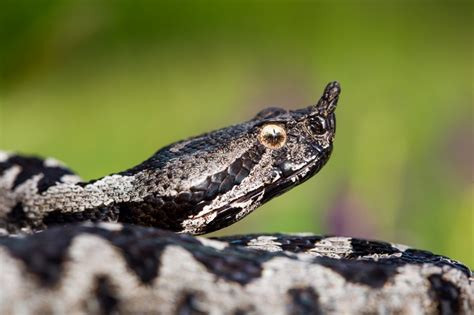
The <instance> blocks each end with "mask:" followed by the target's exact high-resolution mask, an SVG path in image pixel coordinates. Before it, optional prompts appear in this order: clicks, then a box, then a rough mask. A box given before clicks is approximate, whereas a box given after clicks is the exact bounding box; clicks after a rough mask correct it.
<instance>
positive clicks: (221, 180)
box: [0, 82, 474, 314]
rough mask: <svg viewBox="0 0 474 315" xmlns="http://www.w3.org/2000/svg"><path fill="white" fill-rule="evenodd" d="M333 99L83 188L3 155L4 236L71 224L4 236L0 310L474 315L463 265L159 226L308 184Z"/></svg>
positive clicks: (325, 140) (199, 226)
mask: <svg viewBox="0 0 474 315" xmlns="http://www.w3.org/2000/svg"><path fill="white" fill-rule="evenodd" d="M339 93H340V88H339V85H338V84H337V83H335V82H333V83H330V84H329V85H328V86H327V87H326V90H325V92H324V95H323V96H322V98H321V100H320V101H319V102H318V104H316V105H315V106H310V107H308V108H305V109H301V110H297V111H286V110H283V109H277V108H270V109H267V110H264V111H262V112H261V113H260V114H258V115H257V116H256V117H255V118H254V119H252V120H250V121H248V122H245V123H242V124H239V125H235V126H231V127H228V128H224V129H221V130H218V131H214V132H211V133H208V134H205V135H202V136H199V137H195V138H191V139H189V140H185V141H181V142H178V143H175V144H172V145H170V146H168V147H166V148H163V149H161V150H160V151H158V152H157V153H156V154H155V155H153V156H152V157H151V158H150V159H148V160H147V161H145V162H143V163H142V164H140V165H138V166H136V167H134V168H132V169H130V170H127V171H124V172H121V173H118V174H113V175H109V176H105V177H103V178H101V179H98V180H95V181H91V182H81V181H80V179H79V178H78V177H77V176H75V175H74V174H73V173H72V172H71V171H69V170H68V169H66V168H65V167H64V166H61V165H60V164H59V163H58V162H57V161H54V160H52V159H47V160H45V161H43V160H41V159H37V158H31V157H22V156H17V155H11V154H6V153H3V154H0V227H1V228H3V229H4V230H5V232H6V233H17V232H20V233H22V232H23V233H28V232H34V231H37V230H41V229H45V228H48V227H49V226H51V225H61V224H64V223H68V222H69V223H75V224H71V225H66V226H58V227H52V228H51V229H47V230H45V231H42V232H38V233H35V234H34V235H30V236H20V237H17V236H5V237H0V314H65V313H67V314H472V311H473V305H474V286H473V283H472V273H471V271H470V269H469V268H468V267H466V266H464V265H462V264H460V263H459V262H456V261H454V260H451V259H449V258H447V257H443V256H438V255H435V254H432V253H430V252H427V251H421V250H416V249H411V248H408V247H406V246H401V245H397V244H390V243H386V242H380V241H368V240H362V239H354V238H347V237H324V236H316V235H308V234H306V235H302V234H299V235H284V234H266V235H262V234H260V235H259V234H255V235H239V236H228V237H221V238H217V239H206V238H202V237H194V236H190V235H186V234H181V235H179V234H176V233H173V232H170V231H165V230H162V229H158V228H156V227H159V228H164V229H168V230H171V231H175V232H188V233H193V234H200V233H206V232H210V231H214V230H216V229H219V228H222V227H225V226H227V225H229V224H232V223H233V222H235V221H237V220H239V219H241V218H243V217H244V216H246V215H247V214H249V213H250V212H251V211H253V210H254V209H256V208H257V207H258V206H259V205H261V204H262V203H264V202H266V201H268V200H270V199H271V198H273V197H275V196H277V195H279V194H282V193H283V192H285V191H287V190H289V189H291V188H292V187H294V186H296V185H298V184H300V183H302V182H303V181H305V180H307V179H308V178H310V177H311V176H312V175H314V174H315V173H316V172H318V171H319V169H320V168H321V167H322V166H323V165H324V164H325V163H326V161H327V160H328V158H329V156H330V154H331V151H332V142H333V139H334V133H335V115H334V109H335V106H336V103H337V99H338V95H339ZM82 221H119V222H125V223H133V224H135V225H129V224H120V223H110V222H109V223H95V224H91V223H86V224H77V223H78V222H82ZM137 225H145V226H153V227H148V228H147V227H143V226H137Z"/></svg>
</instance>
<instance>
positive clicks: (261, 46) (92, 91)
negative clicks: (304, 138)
mask: <svg viewBox="0 0 474 315" xmlns="http://www.w3.org/2000/svg"><path fill="white" fill-rule="evenodd" d="M473 29H474V26H473V5H472V2H470V1H466V2H460V1H444V2H434V1H393V2H390V1H380V2H379V1H362V2H360V1H322V2H301V1H169V2H162V1H151V0H150V1H132V0H130V1H87V0H82V1H80V0H78V1H34V0H31V1H24V0H23V1H9V0H1V2H0V74H1V77H0V97H1V98H0V102H1V111H0V115H1V116H0V147H1V148H3V149H7V150H14V151H21V152H25V153H36V154H41V155H43V156H54V157H56V158H58V159H61V160H63V161H65V162H66V163H67V164H68V165H69V166H71V167H72V168H73V169H74V170H76V171H77V172H78V173H79V174H80V175H82V176H83V178H85V179H92V178H96V177H100V176H103V175H105V174H108V173H111V172H116V171H119V170H123V169H125V168H127V167H130V166H132V165H134V164H136V163H138V162H141V161H142V160H144V159H145V158H148V157H149V156H150V155H151V154H152V153H154V151H155V150H157V149H158V148H160V147H162V146H164V145H166V144H169V143H171V142H174V141H176V140H179V139H183V138H186V137H188V136H191V135H195V134H198V133H202V132H204V131H208V130H211V129H215V128H220V127H223V126H226V125H228V124H232V123H237V122H240V121H243V120H246V119H249V118H251V117H252V116H253V115H254V114H255V113H256V112H257V111H259V110H260V109H262V108H264V107H267V106H274V105H277V106H283V107H287V108H298V107H301V106H306V105H309V104H312V103H314V102H315V101H316V100H317V99H318V98H319V96H320V94H321V92H322V90H323V88H324V86H325V84H326V83H327V82H329V81H331V80H338V81H340V82H341V84H342V88H343V93H342V97H341V99H340V103H339V107H338V109H337V119H338V121H337V122H338V133H337V137H336V142H335V150H334V153H333V157H332V158H331V160H330V161H329V163H328V164H327V166H326V167H325V168H324V169H323V170H322V171H321V172H320V174H318V175H317V176H316V177H314V178H313V179H311V180H310V181H308V182H307V183H305V184H304V185H301V186H299V187H297V188H295V189H294V190H292V191H291V192H289V193H287V194H285V195H284V196H282V197H279V198H277V199H275V200H273V201H271V202H270V203H268V204H266V205H265V206H263V207H262V208H260V209H258V210H257V211H256V212H255V213H253V214H251V215H250V216H249V217H247V218H246V219H244V220H243V221H241V222H240V223H238V224H235V225H233V226H231V227H230V228H227V229H225V230H223V231H221V232H219V234H231V233H247V232H275V231H281V232H298V231H300V232H301V231H311V232H315V233H331V234H340V235H351V236H362V237H370V238H377V239H383V240H387V241H392V242H398V243H405V244H409V245H411V246H415V247H418V248H423V249H427V250H431V251H434V252H436V253H440V254H444V255H448V256H451V257H453V258H455V259H459V260H462V261H463V262H465V263H467V264H468V265H470V266H471V267H473V266H474V257H473V248H474V246H473V245H474V244H473V243H474V240H473V238H474V236H473V227H472V226H473V203H474V198H473V195H474V194H473V192H474V185H473V160H474V159H473V151H474V149H473V142H474V141H473V134H474V132H473V128H472V123H473V116H472V114H473V113H472V110H473V38H474V34H473Z"/></svg>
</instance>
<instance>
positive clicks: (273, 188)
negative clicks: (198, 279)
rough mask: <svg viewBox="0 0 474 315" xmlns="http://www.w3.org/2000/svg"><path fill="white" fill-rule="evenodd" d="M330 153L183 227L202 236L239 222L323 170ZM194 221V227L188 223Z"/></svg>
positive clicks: (195, 218) (198, 217)
mask: <svg viewBox="0 0 474 315" xmlns="http://www.w3.org/2000/svg"><path fill="white" fill-rule="evenodd" d="M330 153H331V152H330V150H329V151H328V152H324V153H322V155H319V156H318V157H317V158H315V159H314V160H312V161H311V162H309V163H308V164H306V165H305V166H303V167H301V168H299V169H297V170H295V171H292V172H287V174H286V176H284V177H283V178H280V179H278V180H276V181H275V182H273V183H271V184H268V185H265V186H260V187H258V188H257V189H254V190H252V191H249V192H247V193H246V194H245V195H243V196H240V197H238V198H236V199H234V200H232V201H231V202H229V203H227V204H226V205H224V206H222V207H218V208H215V209H212V210H210V211H208V212H206V213H204V214H202V215H200V216H199V215H198V216H194V217H191V218H188V220H185V221H188V222H189V223H190V226H189V228H188V229H187V228H186V227H184V226H183V227H184V228H185V230H186V229H187V232H191V233H193V234H205V233H210V232H213V231H216V230H219V229H222V228H224V227H226V226H229V225H231V224H233V223H235V222H237V221H239V220H240V219H242V218H243V217H245V216H247V215H248V214H250V213H251V212H252V211H253V210H255V209H256V208H257V207H259V206H260V205H261V204H263V203H265V202H267V201H269V200H270V199H272V198H274V197H277V196H279V195H281V194H283V193H285V192H286V191H288V190H290V189H291V188H293V187H295V186H297V185H299V184H301V183H303V182H304V181H306V180H308V179H309V178H311V177H312V176H313V175H314V174H316V173H317V172H318V171H319V170H320V169H321V168H322V167H323V166H324V164H325V163H326V162H327V160H328V159H329V156H330ZM193 221H194V222H195V224H193V223H191V222H193ZM199 221H201V222H205V224H196V223H197V222H199ZM185 225H187V224H185Z"/></svg>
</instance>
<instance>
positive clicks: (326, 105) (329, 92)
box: [314, 81, 341, 116]
mask: <svg viewBox="0 0 474 315" xmlns="http://www.w3.org/2000/svg"><path fill="white" fill-rule="evenodd" d="M339 94H341V86H340V84H339V82H337V81H333V82H331V83H329V84H328V85H327V86H326V88H325V89H324V93H323V95H322V96H321V98H320V99H319V101H318V103H317V104H316V105H314V109H315V111H316V112H317V113H319V114H324V115H325V116H327V115H329V114H331V113H333V112H334V110H335V109H336V105H337V101H338V99H339Z"/></svg>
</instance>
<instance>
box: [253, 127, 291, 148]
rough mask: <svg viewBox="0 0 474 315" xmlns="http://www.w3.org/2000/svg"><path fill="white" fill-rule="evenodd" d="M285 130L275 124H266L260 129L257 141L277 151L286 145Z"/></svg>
mask: <svg viewBox="0 0 474 315" xmlns="http://www.w3.org/2000/svg"><path fill="white" fill-rule="evenodd" d="M286 139H287V136H286V131H285V128H283V126H281V125H277V124H268V125H265V126H263V127H262V129H261V130H260V134H259V136H258V140H259V141H260V142H261V143H262V144H263V145H264V146H266V147H267V148H270V149H279V148H281V147H282V146H284V145H285V143H286Z"/></svg>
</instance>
